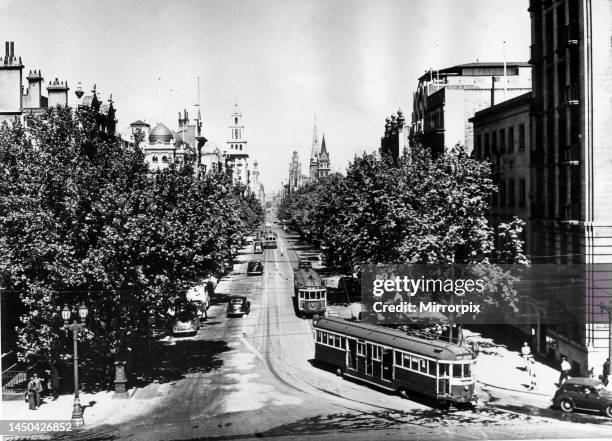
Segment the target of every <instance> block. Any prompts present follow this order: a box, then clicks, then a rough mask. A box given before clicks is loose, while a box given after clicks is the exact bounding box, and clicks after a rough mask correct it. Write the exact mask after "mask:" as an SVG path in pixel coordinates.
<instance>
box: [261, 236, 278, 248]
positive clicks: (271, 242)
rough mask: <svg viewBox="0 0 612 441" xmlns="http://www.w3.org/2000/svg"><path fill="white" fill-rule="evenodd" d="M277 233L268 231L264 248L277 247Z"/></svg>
mask: <svg viewBox="0 0 612 441" xmlns="http://www.w3.org/2000/svg"><path fill="white" fill-rule="evenodd" d="M276 247H277V245H276V234H274V233H268V234H266V235H265V237H264V248H276Z"/></svg>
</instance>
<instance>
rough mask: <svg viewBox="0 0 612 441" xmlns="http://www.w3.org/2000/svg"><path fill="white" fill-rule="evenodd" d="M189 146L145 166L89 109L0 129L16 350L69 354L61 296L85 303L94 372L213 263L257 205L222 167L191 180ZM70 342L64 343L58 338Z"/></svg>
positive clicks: (217, 264)
mask: <svg viewBox="0 0 612 441" xmlns="http://www.w3.org/2000/svg"><path fill="white" fill-rule="evenodd" d="M192 161H193V158H191V157H190V156H189V155H188V157H187V158H186V160H185V162H183V163H180V164H171V166H170V167H168V168H167V169H165V170H162V171H158V172H155V173H152V172H150V171H149V169H148V167H147V165H146V163H145V161H144V155H143V153H142V151H141V149H140V148H139V146H138V145H137V144H136V145H131V146H127V147H125V146H123V145H122V144H121V143H120V142H119V140H118V139H116V138H114V137H111V136H108V135H106V134H104V133H101V132H100V131H98V130H97V125H96V124H95V114H94V113H93V112H92V111H91V110H89V109H79V110H77V111H76V112H73V111H72V110H71V109H69V108H63V107H57V108H54V109H50V110H49V111H48V112H46V113H44V114H42V115H39V116H30V117H28V118H27V130H26V129H25V128H24V127H23V126H22V125H21V124H20V123H19V121H16V122H14V123H13V124H7V123H3V125H2V126H1V127H0V164H1V165H0V231H2V234H1V235H0V273H5V274H6V275H7V279H8V282H7V284H8V287H9V288H10V289H11V290H12V291H13V292H16V293H18V294H19V296H20V298H21V301H22V303H23V304H24V306H25V309H26V314H24V315H23V316H22V317H21V321H22V324H23V325H22V326H21V327H20V329H19V330H18V331H19V356H20V358H21V360H22V361H25V362H27V363H30V364H35V363H45V364H46V363H51V362H53V361H54V360H56V359H57V358H58V357H66V354H69V353H71V350H70V348H69V341H68V340H67V339H66V338H65V336H64V334H63V331H62V330H61V326H62V319H61V308H62V307H63V305H64V304H65V303H67V304H70V305H75V304H78V303H81V302H85V303H86V304H87V305H88V307H89V309H90V317H91V320H89V321H88V331H87V332H86V333H83V335H82V338H85V339H87V340H89V342H90V344H89V345H87V347H86V348H85V349H84V354H83V359H84V365H83V368H84V369H83V371H84V372H83V374H84V378H85V381H87V380H88V375H89V378H95V377H96V376H97V377H98V378H99V377H100V372H98V371H96V368H95V367H96V366H102V369H103V370H104V369H106V368H108V367H109V366H111V365H112V361H113V359H114V358H116V357H118V356H120V354H122V353H123V352H124V351H125V349H126V346H127V345H129V344H130V342H131V341H133V340H134V338H135V336H137V335H139V334H142V333H143V332H144V330H145V328H146V326H147V323H148V320H149V317H150V316H153V317H157V318H159V319H161V320H165V319H166V318H167V311H168V308H169V307H170V306H176V305H180V304H181V303H182V302H185V301H186V299H185V293H186V291H187V290H188V288H190V287H191V286H193V285H195V284H197V283H199V282H200V281H201V280H202V279H203V278H205V277H208V276H209V275H211V274H216V273H218V272H219V271H220V270H221V267H222V262H223V260H224V259H225V258H227V256H228V255H229V254H230V251H231V249H232V247H235V246H236V245H237V243H238V241H239V240H240V238H241V234H243V233H244V231H245V230H246V229H249V228H251V227H252V226H253V225H256V224H257V223H259V222H261V220H262V219H263V208H262V207H261V205H260V204H259V202H258V201H257V200H256V199H255V198H254V197H252V196H248V195H247V196H245V195H244V191H242V190H241V189H236V188H234V187H233V186H232V183H231V178H230V177H229V176H228V175H227V174H225V173H217V174H214V175H213V174H209V175H206V176H205V177H203V178H202V179H195V177H194V170H193V166H192ZM67 345H68V346H67Z"/></svg>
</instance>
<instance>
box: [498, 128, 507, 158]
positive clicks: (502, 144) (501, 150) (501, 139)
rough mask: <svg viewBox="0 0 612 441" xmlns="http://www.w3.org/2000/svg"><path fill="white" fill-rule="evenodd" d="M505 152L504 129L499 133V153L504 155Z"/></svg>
mask: <svg viewBox="0 0 612 441" xmlns="http://www.w3.org/2000/svg"><path fill="white" fill-rule="evenodd" d="M505 150H506V129H501V130H500V131H499V153H504V151H505Z"/></svg>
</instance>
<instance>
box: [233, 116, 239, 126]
mask: <svg viewBox="0 0 612 441" xmlns="http://www.w3.org/2000/svg"><path fill="white" fill-rule="evenodd" d="M234 124H236V125H238V117H236V118H234Z"/></svg>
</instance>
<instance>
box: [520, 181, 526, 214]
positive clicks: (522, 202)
mask: <svg viewBox="0 0 612 441" xmlns="http://www.w3.org/2000/svg"><path fill="white" fill-rule="evenodd" d="M526 192H527V189H526V185H525V178H519V207H524V206H525V202H526V201H525V199H526V197H527V195H526Z"/></svg>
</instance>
